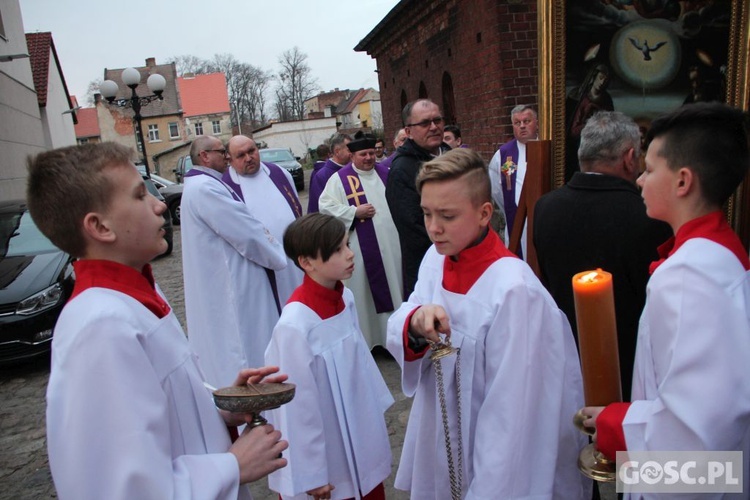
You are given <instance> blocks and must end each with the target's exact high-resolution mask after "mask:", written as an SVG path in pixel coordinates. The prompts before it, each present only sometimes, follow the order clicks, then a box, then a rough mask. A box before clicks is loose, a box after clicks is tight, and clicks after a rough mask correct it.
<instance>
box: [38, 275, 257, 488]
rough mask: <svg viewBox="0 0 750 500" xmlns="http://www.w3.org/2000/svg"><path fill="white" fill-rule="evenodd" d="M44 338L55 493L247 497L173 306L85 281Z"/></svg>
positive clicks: (49, 437)
mask: <svg viewBox="0 0 750 500" xmlns="http://www.w3.org/2000/svg"><path fill="white" fill-rule="evenodd" d="M52 342H53V344H52V345H53V348H52V373H51V375H50V381H49V385H48V387H47V427H48V433H47V439H48V442H47V446H48V452H49V459H50V469H51V470H52V476H53V478H54V482H55V488H56V489H57V493H58V495H59V497H60V498H61V499H62V500H66V499H75V500H89V499H90V500H99V499H102V498H106V499H108V500H117V499H122V500H132V499H134V498H138V499H145V498H154V499H156V498H159V499H209V498H210V499H227V500H228V499H237V498H250V493H249V491H248V490H247V489H246V488H245V487H244V486H242V487H241V486H240V485H239V467H238V464H237V460H236V458H235V457H234V455H232V454H231V453H228V452H227V450H229V447H230V445H231V441H230V439H229V434H228V433H227V428H226V425H225V424H224V421H223V420H222V418H221V416H220V415H219V413H218V411H217V410H216V407H215V406H214V404H213V399H212V397H211V395H210V393H209V392H208V390H207V389H206V388H205V387H204V385H203V378H202V375H201V373H200V370H199V369H198V366H197V364H196V360H195V358H194V355H193V353H192V352H191V351H190V349H189V347H188V343H187V341H186V339H185V335H184V333H183V331H182V328H181V327H180V325H179V322H178V320H177V318H176V316H175V315H174V313H170V314H169V315H168V316H166V317H165V318H163V319H159V318H157V317H156V316H155V315H154V314H153V313H152V312H150V311H149V310H148V309H146V307H144V306H143V305H142V304H141V303H139V302H138V301H137V300H135V299H133V298H132V297H129V296H128V295H125V294H123V293H120V292H117V291H114V290H109V289H104V288H90V289H88V290H85V291H84V292H82V293H81V294H80V295H79V296H77V297H76V298H74V299H73V300H71V301H70V302H69V303H68V304H67V305H66V306H65V309H64V310H63V312H62V314H61V315H60V318H59V320H58V322H57V325H56V327H55V337H54V340H53V341H52Z"/></svg>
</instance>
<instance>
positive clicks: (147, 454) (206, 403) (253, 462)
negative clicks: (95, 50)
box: [27, 143, 287, 500]
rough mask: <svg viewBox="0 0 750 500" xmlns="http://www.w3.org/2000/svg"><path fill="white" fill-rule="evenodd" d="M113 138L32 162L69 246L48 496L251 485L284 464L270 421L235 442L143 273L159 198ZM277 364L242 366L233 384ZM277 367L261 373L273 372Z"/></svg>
mask: <svg viewBox="0 0 750 500" xmlns="http://www.w3.org/2000/svg"><path fill="white" fill-rule="evenodd" d="M131 156H132V151H131V150H130V149H128V148H125V147H124V146H120V145H118V144H115V143H102V144H87V145H83V146H73V147H67V148H62V149H55V150H52V151H47V152H44V153H41V154H39V155H38V156H37V157H36V158H34V159H33V160H31V161H30V162H29V178H28V191H27V200H28V205H29V211H30V213H31V216H32V217H33V219H34V221H35V222H36V224H37V225H38V226H39V228H40V229H41V230H42V232H43V233H44V234H45V235H46V236H47V237H49V238H50V240H52V242H53V243H54V244H55V245H57V246H58V247H60V248H61V249H63V250H65V251H66V252H68V253H70V254H71V255H73V256H76V257H78V258H79V260H78V261H76V262H75V263H74V266H75V272H76V284H75V288H74V290H73V295H72V297H71V299H70V301H69V302H68V304H67V305H66V306H65V308H64V309H63V311H62V313H61V314H60V318H59V320H58V322H57V325H56V327H55V335H54V339H53V341H52V372H51V375H50V380H49V385H48V387H47V447H48V454H49V462H50V469H51V471H52V478H53V479H54V482H55V488H56V490H57V493H58V495H59V497H60V498H61V499H63V500H65V499H75V500H89V499H90V500H99V499H102V498H107V499H123V500H131V499H134V498H139V499H142V498H154V499H156V498H159V499H167V498H168V499H222V500H229V499H237V498H250V493H249V491H248V490H247V489H246V488H245V487H244V486H242V485H243V484H244V483H248V482H251V481H255V480H257V479H260V478H261V477H263V476H265V475H266V474H268V473H269V472H271V471H273V470H276V469H278V468H279V467H284V465H285V464H286V460H285V459H283V458H278V456H279V453H280V452H281V451H283V450H284V449H286V447H287V444H286V442H285V441H279V438H280V433H279V432H278V431H275V430H273V427H272V426H263V427H258V428H256V429H253V430H252V431H249V430H246V431H245V432H243V434H242V436H240V437H239V439H237V441H236V442H235V443H234V444H232V442H231V440H230V436H229V433H228V431H227V426H236V425H238V424H243V423H245V422H246V421H249V419H250V418H251V416H250V415H232V414H229V413H226V412H220V411H218V410H217V409H216V407H215V406H214V403H213V399H212V397H211V394H210V393H209V392H208V390H207V389H206V388H205V387H204V385H203V375H202V373H201V371H200V369H199V367H198V365H197V363H196V361H195V356H194V354H193V353H192V352H191V351H190V349H189V348H188V344H187V339H186V338H185V334H184V332H183V331H182V328H181V327H180V324H179V322H178V321H177V318H176V317H175V315H174V313H173V312H172V311H171V309H170V307H169V304H167V302H166V300H165V299H164V296H163V295H162V294H161V291H160V290H159V289H158V287H157V286H156V284H155V283H154V280H153V276H152V274H151V266H150V265H149V264H148V263H149V261H151V259H153V258H154V257H156V256H157V255H160V254H162V253H163V252H164V250H165V249H166V245H167V244H166V242H165V241H164V231H163V229H162V225H163V224H164V219H163V217H162V214H163V213H164V211H165V210H166V206H165V205H164V203H162V202H160V201H159V200H157V199H156V198H154V197H153V196H152V195H150V194H149V193H148V191H147V190H146V186H145V184H144V183H143V179H142V178H141V175H140V174H139V173H138V170H136V168H135V166H134V165H133V163H132V161H131V159H130V158H131ZM277 371H278V368H275V367H272V368H261V369H246V370H242V371H241V372H240V373H239V375H238V377H237V379H236V380H235V385H244V384H246V383H258V382H260V381H261V379H262V378H263V377H264V376H267V375H271V374H273V373H275V372H277ZM285 379H286V377H285V376H282V375H276V376H272V377H269V379H268V381H271V382H280V381H283V380H285Z"/></svg>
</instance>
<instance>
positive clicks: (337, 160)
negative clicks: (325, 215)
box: [307, 134, 352, 214]
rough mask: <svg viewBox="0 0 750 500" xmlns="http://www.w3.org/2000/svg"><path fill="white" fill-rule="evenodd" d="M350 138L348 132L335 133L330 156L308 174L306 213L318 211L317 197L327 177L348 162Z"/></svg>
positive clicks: (350, 156)
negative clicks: (308, 185) (314, 170)
mask: <svg viewBox="0 0 750 500" xmlns="http://www.w3.org/2000/svg"><path fill="white" fill-rule="evenodd" d="M351 140H352V137H351V136H350V135H349V134H337V135H336V136H335V137H334V138H333V139H331V157H330V158H328V160H326V162H325V165H323V166H322V167H321V168H319V169H318V170H317V171H316V172H313V173H312V175H310V189H309V190H308V192H307V195H308V201H307V213H308V214H311V213H313V212H317V211H318V199H319V198H320V194H321V193H322V192H323V189H325V187H326V183H327V182H328V179H330V178H331V176H332V175H333V174H335V173H336V172H338V171H339V170H341V169H342V168H343V167H345V166H347V165H348V164H349V161H350V160H351V158H352V153H351V151H349V148H348V147H347V144H349V141H351Z"/></svg>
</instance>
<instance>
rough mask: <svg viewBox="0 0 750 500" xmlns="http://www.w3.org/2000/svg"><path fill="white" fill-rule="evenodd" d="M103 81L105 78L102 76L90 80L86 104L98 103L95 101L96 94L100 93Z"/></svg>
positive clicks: (91, 105) (92, 105)
mask: <svg viewBox="0 0 750 500" xmlns="http://www.w3.org/2000/svg"><path fill="white" fill-rule="evenodd" d="M103 81H104V80H102V79H101V78H96V79H94V80H91V81H90V82H89V86H88V87H87V88H86V96H85V97H84V99H85V101H84V102H85V103H86V106H88V107H94V106H95V105H96V102H94V94H98V93H99V87H101V86H102V82H103Z"/></svg>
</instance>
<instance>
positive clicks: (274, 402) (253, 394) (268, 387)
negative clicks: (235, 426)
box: [214, 383, 296, 428]
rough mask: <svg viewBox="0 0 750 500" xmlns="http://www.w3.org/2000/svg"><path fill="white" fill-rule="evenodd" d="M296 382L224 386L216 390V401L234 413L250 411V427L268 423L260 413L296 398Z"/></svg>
mask: <svg viewBox="0 0 750 500" xmlns="http://www.w3.org/2000/svg"><path fill="white" fill-rule="evenodd" d="M295 388H296V386H295V385H294V384H287V383H282V384H271V383H269V384H257V385H256V384H248V385H245V386H232V387H224V388H222V389H217V390H215V391H214V403H215V404H216V407H217V408H219V409H221V410H226V411H229V412H232V413H250V414H252V415H253V419H252V421H251V422H250V423H249V424H247V425H248V426H250V428H254V427H258V426H260V425H266V424H267V423H268V420H266V419H265V418H263V416H262V415H261V414H260V412H261V411H264V410H272V409H274V408H278V407H279V406H281V405H283V404H286V403H288V402H289V401H291V400H292V399H293V398H294V391H295Z"/></svg>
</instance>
